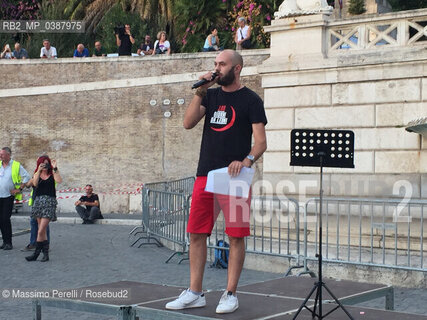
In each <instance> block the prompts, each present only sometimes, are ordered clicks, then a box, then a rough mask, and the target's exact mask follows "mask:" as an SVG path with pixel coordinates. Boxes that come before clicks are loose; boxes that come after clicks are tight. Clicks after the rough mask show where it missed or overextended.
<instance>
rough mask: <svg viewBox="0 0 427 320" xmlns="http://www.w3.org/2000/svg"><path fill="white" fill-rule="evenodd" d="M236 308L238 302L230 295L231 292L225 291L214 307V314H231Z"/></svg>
mask: <svg viewBox="0 0 427 320" xmlns="http://www.w3.org/2000/svg"><path fill="white" fill-rule="evenodd" d="M238 307H239V300H237V297H236V296H235V295H232V294H231V292H228V291H227V290H225V291H224V293H223V294H222V296H221V299H219V303H218V306H217V307H216V313H231V312H234V311H236V310H237V308H238Z"/></svg>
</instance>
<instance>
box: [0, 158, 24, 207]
mask: <svg viewBox="0 0 427 320" xmlns="http://www.w3.org/2000/svg"><path fill="white" fill-rule="evenodd" d="M1 165H2V162H1V161H0V166H1ZM20 166H21V164H20V163H19V162H18V161H16V160H13V162H12V182H13V184H14V185H15V189H19V187H20V186H21V176H20V174H19V167H20ZM15 200H22V193H17V194H15Z"/></svg>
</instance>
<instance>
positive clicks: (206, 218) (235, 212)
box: [187, 176, 251, 238]
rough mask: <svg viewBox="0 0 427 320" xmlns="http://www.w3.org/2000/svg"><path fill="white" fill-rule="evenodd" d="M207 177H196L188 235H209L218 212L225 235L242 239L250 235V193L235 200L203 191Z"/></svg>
mask: <svg viewBox="0 0 427 320" xmlns="http://www.w3.org/2000/svg"><path fill="white" fill-rule="evenodd" d="M206 181H207V177H205V176H203V177H197V179H196V181H195V182H194V188H193V196H192V200H191V209H190V217H189V218H188V225H187V232H188V233H207V234H208V235H210V234H211V232H212V229H213V227H214V224H215V221H216V219H217V217H218V214H219V212H220V211H222V213H223V214H224V220H225V233H227V234H228V235H229V236H231V237H235V238H243V237H247V236H249V235H250V227H249V226H250V212H251V193H250V192H249V197H248V198H247V199H245V198H237V197H230V196H227V195H222V194H214V193H211V192H206V191H205V186H206Z"/></svg>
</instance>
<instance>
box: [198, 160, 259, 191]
mask: <svg viewBox="0 0 427 320" xmlns="http://www.w3.org/2000/svg"><path fill="white" fill-rule="evenodd" d="M254 174H255V170H254V169H253V168H247V167H243V168H242V170H241V171H240V174H239V175H238V176H237V177H232V176H230V175H229V174H228V168H227V167H225V168H221V169H217V170H212V171H209V173H208V180H207V182H206V187H205V191H207V192H213V193H218V194H225V195H230V196H235V197H242V198H247V197H248V196H249V189H250V187H251V183H252V179H253V177H254Z"/></svg>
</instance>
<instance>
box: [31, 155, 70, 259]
mask: <svg viewBox="0 0 427 320" xmlns="http://www.w3.org/2000/svg"><path fill="white" fill-rule="evenodd" d="M30 182H31V185H32V186H33V187H34V188H35V190H34V195H33V198H34V202H33V204H32V206H31V217H32V218H35V219H37V224H38V233H37V242H36V249H35V251H34V253H33V254H32V255H31V256H28V257H25V259H26V260H27V261H35V260H37V258H38V256H39V255H40V253H41V252H42V251H43V258H42V260H41V261H42V262H45V261H48V260H49V241H48V240H47V235H46V229H47V227H48V225H49V223H50V221H56V206H57V201H56V184H57V183H61V182H62V177H61V175H60V174H59V170H58V167H57V165H56V160H53V159H52V160H50V158H49V157H48V156H47V155H44V156H41V157H40V158H38V159H37V168H36V170H35V171H34V176H33V178H32V179H31V181H30Z"/></svg>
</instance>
